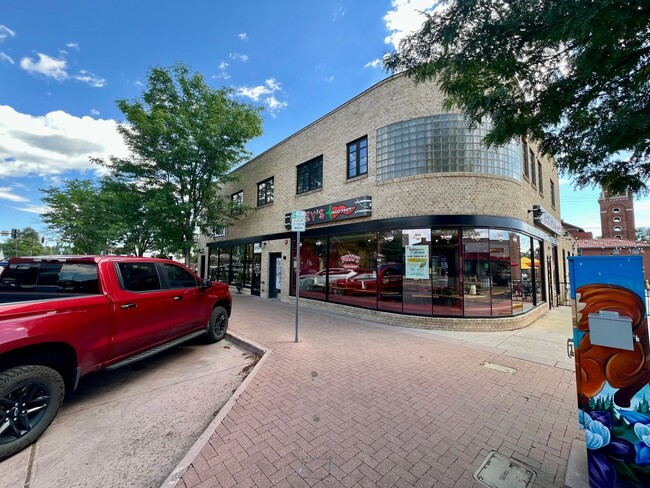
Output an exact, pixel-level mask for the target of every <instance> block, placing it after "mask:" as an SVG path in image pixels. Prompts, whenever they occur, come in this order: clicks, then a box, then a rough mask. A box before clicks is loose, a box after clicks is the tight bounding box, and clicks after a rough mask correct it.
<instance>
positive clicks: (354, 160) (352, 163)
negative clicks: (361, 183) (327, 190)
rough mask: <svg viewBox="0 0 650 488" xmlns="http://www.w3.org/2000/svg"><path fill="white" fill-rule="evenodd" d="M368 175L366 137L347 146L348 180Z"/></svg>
mask: <svg viewBox="0 0 650 488" xmlns="http://www.w3.org/2000/svg"><path fill="white" fill-rule="evenodd" d="M366 173H368V137H367V136H366V137H362V138H361V139H357V140H356V141H354V142H351V143H349V144H348V178H354V177H355V176H359V175H365V174H366Z"/></svg>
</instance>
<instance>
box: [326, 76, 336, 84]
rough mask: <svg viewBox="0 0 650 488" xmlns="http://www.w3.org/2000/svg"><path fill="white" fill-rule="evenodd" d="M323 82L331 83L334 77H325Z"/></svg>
mask: <svg viewBox="0 0 650 488" xmlns="http://www.w3.org/2000/svg"><path fill="white" fill-rule="evenodd" d="M325 81H326V82H327V83H332V82H333V81H334V76H326V77H325Z"/></svg>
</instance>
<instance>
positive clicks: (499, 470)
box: [474, 451, 537, 488]
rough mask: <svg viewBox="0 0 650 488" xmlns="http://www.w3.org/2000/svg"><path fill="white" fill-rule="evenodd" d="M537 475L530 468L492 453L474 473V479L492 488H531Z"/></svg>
mask: <svg viewBox="0 0 650 488" xmlns="http://www.w3.org/2000/svg"><path fill="white" fill-rule="evenodd" d="M536 476H537V474H536V473H535V471H533V470H532V469H531V468H529V467H528V466H525V465H524V464H522V463H520V462H518V461H515V460H514V459H510V458H507V457H505V456H503V455H502V454H499V453H498V452H495V451H492V452H490V454H488V457H487V458H486V459H485V461H483V464H481V467H480V468H478V469H477V470H476V473H474V478H475V479H476V480H477V481H479V482H480V483H483V484H484V485H485V486H489V487H490V488H531V487H532V486H533V484H534V483H535V477H536Z"/></svg>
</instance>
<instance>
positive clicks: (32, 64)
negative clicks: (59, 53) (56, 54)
mask: <svg viewBox="0 0 650 488" xmlns="http://www.w3.org/2000/svg"><path fill="white" fill-rule="evenodd" d="M36 55H37V56H38V61H35V60H33V59H31V58H23V59H21V61H20V67H21V68H22V69H24V70H25V71H27V72H29V73H37V74H40V75H43V76H47V77H50V78H54V79H55V80H57V81H63V80H66V79H67V78H68V72H67V71H66V69H67V62H66V60H65V59H54V58H52V57H50V56H48V55H47V54H43V53H36Z"/></svg>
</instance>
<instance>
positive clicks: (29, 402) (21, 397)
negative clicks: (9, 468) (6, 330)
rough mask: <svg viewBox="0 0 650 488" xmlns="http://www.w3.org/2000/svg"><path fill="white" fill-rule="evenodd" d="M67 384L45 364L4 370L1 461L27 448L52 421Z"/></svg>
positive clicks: (0, 400) (0, 376) (0, 397)
mask: <svg viewBox="0 0 650 488" xmlns="http://www.w3.org/2000/svg"><path fill="white" fill-rule="evenodd" d="M64 393H65V385H64V384H63V379H62V378H61V375H60V374H59V373H57V372H56V371H55V370H53V369H52V368H48V367H45V366H36V365H32V366H17V367H15V368H10V369H6V370H4V371H2V372H0V461H1V460H3V459H6V458H8V457H9V456H12V455H14V454H15V453H17V452H18V451H21V450H23V449H24V448H26V447H27V446H29V445H30V444H31V443H33V442H34V441H35V440H36V439H38V438H39V437H40V436H41V434H42V433H43V432H45V429H47V428H48V426H49V425H50V424H51V423H52V420H54V417H55V416H56V413H57V412H58V411H59V407H60V406H61V403H63V396H64Z"/></svg>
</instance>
